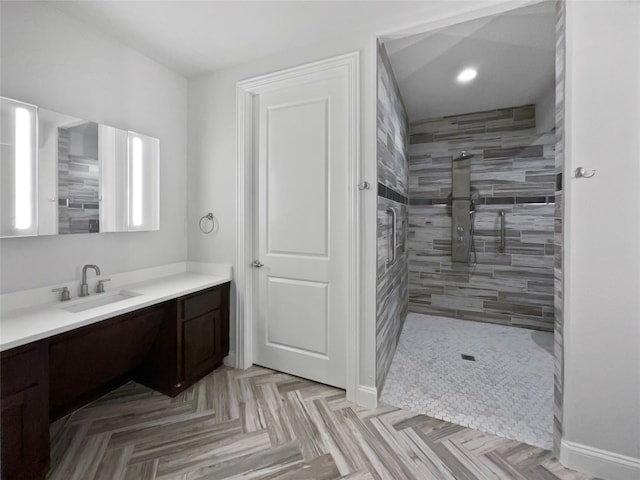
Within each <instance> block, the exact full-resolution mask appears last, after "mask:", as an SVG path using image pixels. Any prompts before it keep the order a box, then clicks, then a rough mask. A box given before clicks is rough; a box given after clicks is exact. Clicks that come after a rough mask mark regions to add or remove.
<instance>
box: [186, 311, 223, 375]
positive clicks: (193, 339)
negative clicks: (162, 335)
mask: <svg viewBox="0 0 640 480" xmlns="http://www.w3.org/2000/svg"><path fill="white" fill-rule="evenodd" d="M221 325H222V310H221V309H216V310H213V311H211V312H207V313H205V314H203V315H200V316H198V317H195V318H190V319H186V320H184V322H183V323H182V335H183V341H184V349H183V352H184V353H183V366H184V378H185V379H186V380H192V379H197V378H198V377H200V376H202V375H204V374H206V373H208V372H209V371H211V370H213V369H214V368H215V367H216V366H217V365H216V364H217V363H219V362H220V361H221V360H222V358H223V357H221V356H220V353H221V333H222V332H221Z"/></svg>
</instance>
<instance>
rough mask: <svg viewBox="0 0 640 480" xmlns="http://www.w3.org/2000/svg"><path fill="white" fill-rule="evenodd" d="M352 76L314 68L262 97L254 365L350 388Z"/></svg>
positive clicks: (259, 117) (258, 156) (259, 127)
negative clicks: (348, 319) (350, 127)
mask: <svg viewBox="0 0 640 480" xmlns="http://www.w3.org/2000/svg"><path fill="white" fill-rule="evenodd" d="M348 94H349V90H348V80H347V77H346V75H344V74H343V73H341V72H340V71H339V70H335V71H328V72H327V71H325V72H322V73H314V74H307V75H303V76H301V77H299V78H298V79H297V80H296V81H295V82H288V83H287V85H286V86H283V88H279V89H275V90H272V91H270V92H268V93H262V94H260V95H259V96H258V97H257V98H256V104H257V112H256V113H257V118H258V122H257V123H258V125H257V126H256V127H257V129H256V130H257V132H256V136H257V138H256V140H257V146H258V148H257V163H258V165H257V167H258V168H257V182H256V183H257V189H258V192H257V193H258V194H257V195H256V198H257V201H258V205H257V206H256V208H257V211H258V218H257V239H256V242H255V245H256V246H257V251H256V259H257V260H259V261H260V262H261V263H262V264H263V266H261V267H258V268H256V272H257V285H256V286H257V289H258V295H257V299H258V311H257V314H256V315H255V317H254V318H255V325H254V331H255V336H254V363H256V364H259V365H263V366H265V367H269V368H273V369H275V370H279V371H283V372H288V373H291V374H294V375H298V376H301V377H304V378H308V379H311V380H315V381H318V382H322V383H326V384H329V385H334V386H337V387H340V388H345V385H346V322H347V315H348V298H347V295H348V232H349V228H348V227H349V225H348V199H349V186H348V173H349V147H350V146H349V109H348Z"/></svg>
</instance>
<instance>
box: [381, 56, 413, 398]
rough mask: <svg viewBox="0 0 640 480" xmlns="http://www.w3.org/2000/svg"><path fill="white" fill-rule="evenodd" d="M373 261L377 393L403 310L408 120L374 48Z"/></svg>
mask: <svg viewBox="0 0 640 480" xmlns="http://www.w3.org/2000/svg"><path fill="white" fill-rule="evenodd" d="M377 112H378V192H377V193H378V227H377V242H378V248H377V251H378V255H377V257H378V259H377V288H376V290H377V295H376V300H377V308H376V386H377V388H378V392H382V386H383V384H384V380H385V378H386V375H387V372H388V371H389V367H390V366H391V360H392V359H393V354H394V353H395V351H396V346H397V344H398V339H399V338H400V332H401V331H402V326H403V324H404V320H405V318H406V316H407V307H408V266H407V249H406V244H405V241H406V232H407V224H408V213H407V196H408V184H409V163H408V129H409V127H408V120H407V114H406V109H405V108H404V105H403V103H402V98H401V96H400V91H399V90H398V86H397V84H396V80H395V78H394V76H393V72H392V70H391V65H390V63H389V59H388V57H387V53H386V52H385V50H384V47H383V46H382V45H379V46H378V109H377ZM388 208H393V209H394V210H395V211H396V246H397V248H396V261H395V262H394V263H393V264H392V265H389V266H387V265H386V260H387V257H390V256H391V252H390V248H391V244H392V242H391V235H392V228H391V215H390V214H389V213H388V212H387V209H388Z"/></svg>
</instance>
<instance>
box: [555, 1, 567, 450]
mask: <svg viewBox="0 0 640 480" xmlns="http://www.w3.org/2000/svg"><path fill="white" fill-rule="evenodd" d="M564 72H565V2H564V0H557V1H556V141H557V143H556V156H555V174H556V193H555V197H556V205H555V207H556V208H555V210H554V225H555V228H554V232H555V234H554V270H553V271H554V306H555V309H554V312H555V324H554V359H555V368H554V370H555V372H554V390H555V392H554V402H555V409H554V416H553V420H554V425H553V451H554V453H556V455H558V454H559V453H560V441H561V440H562V432H563V430H562V407H563V386H564V340H563V339H564V303H563V301H564V300H563V289H564V287H563V285H564V271H563V229H562V219H563V217H564V195H563V194H562V188H563V181H562V176H563V165H564V138H565V137H564V135H565V131H564V105H565V103H564Z"/></svg>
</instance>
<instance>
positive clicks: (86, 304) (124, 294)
mask: <svg viewBox="0 0 640 480" xmlns="http://www.w3.org/2000/svg"><path fill="white" fill-rule="evenodd" d="M138 295H142V294H141V293H137V292H130V291H128V290H120V291H119V292H110V293H99V294H97V295H96V296H95V297H94V298H92V299H86V300H85V299H83V300H81V301H80V303H76V304H75V305H69V306H68V307H62V309H63V310H66V311H67V312H73V313H78V312H84V311H85V310H91V309H92V308H97V307H102V306H104V305H109V304H111V303H116V302H121V301H123V300H129V299H130V298H133V297H137V296H138Z"/></svg>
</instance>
